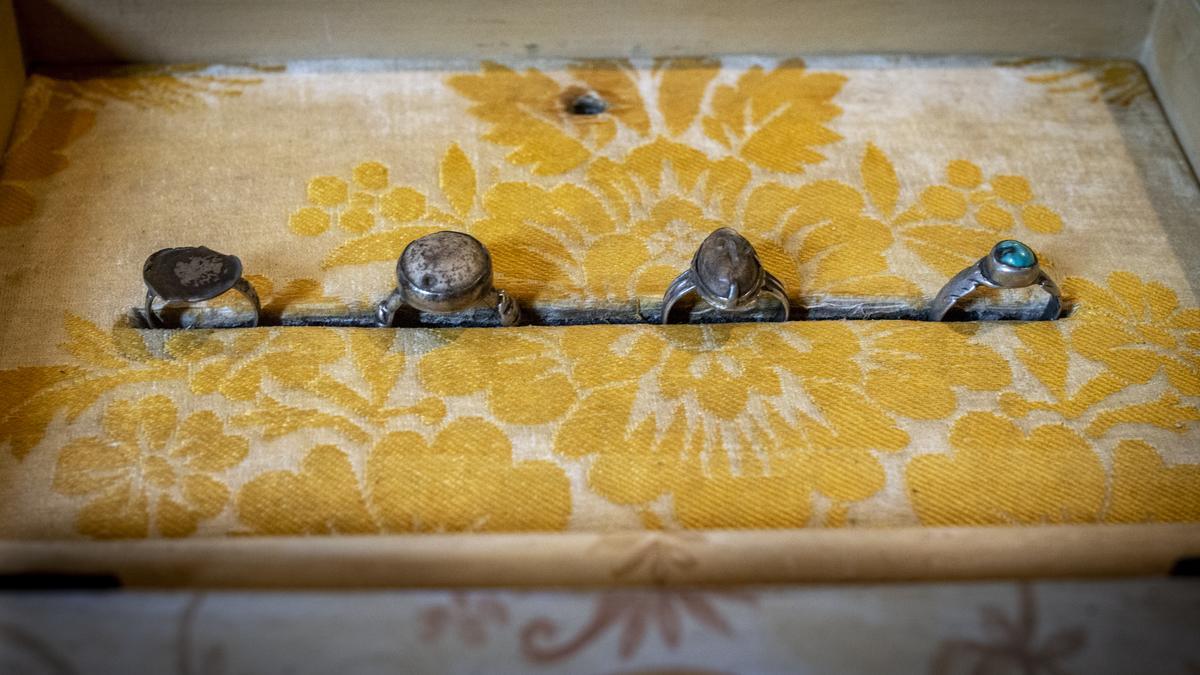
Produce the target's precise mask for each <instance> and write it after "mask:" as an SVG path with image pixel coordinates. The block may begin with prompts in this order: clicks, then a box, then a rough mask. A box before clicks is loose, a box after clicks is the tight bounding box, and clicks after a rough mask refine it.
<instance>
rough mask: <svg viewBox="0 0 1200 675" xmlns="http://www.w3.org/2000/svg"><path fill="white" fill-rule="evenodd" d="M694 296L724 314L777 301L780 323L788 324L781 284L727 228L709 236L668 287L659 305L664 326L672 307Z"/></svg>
mask: <svg viewBox="0 0 1200 675" xmlns="http://www.w3.org/2000/svg"><path fill="white" fill-rule="evenodd" d="M693 292H694V293H696V294H697V295H699V296H700V299H702V300H704V301H705V302H707V303H708V304H709V305H710V306H712V307H713V308H714V309H718V310H722V311H727V312H740V311H746V310H750V309H753V308H754V307H756V306H757V305H758V298H759V296H760V295H767V296H770V297H773V298H775V299H776V300H778V301H779V304H780V305H781V306H782V308H783V316H782V318H781V319H780V320H781V321H787V319H788V315H789V310H790V309H791V308H790V305H791V302H790V301H789V300H788V296H787V291H786V290H785V289H784V287H783V283H782V282H780V281H779V279H776V278H775V276H774V275H772V274H771V273H770V272H768V271H766V270H765V269H763V266H762V263H761V262H760V261H759V259H758V253H757V252H756V251H755V250H754V246H753V245H751V244H750V242H749V241H747V240H746V238H745V237H743V236H742V235H740V234H738V233H737V231H735V230H732V229H730V228H728V227H722V228H720V229H718V230H714V231H713V232H712V234H710V235H708V237H706V238H705V239H704V241H703V242H701V244H700V248H698V249H696V254H695V255H694V256H692V264H691V265H690V266H689V267H688V269H687V270H686V271H685V272H684V273H683V274H680V275H679V276H678V277H675V280H674V281H672V282H671V285H670V286H668V287H667V291H666V293H664V294H663V304H662V322H663V323H664V324H665V323H667V322H668V319H669V318H670V315H671V308H672V307H673V306H674V305H675V303H676V302H678V301H679V300H680V299H681V298H683V297H684V296H686V295H688V294H689V293H693Z"/></svg>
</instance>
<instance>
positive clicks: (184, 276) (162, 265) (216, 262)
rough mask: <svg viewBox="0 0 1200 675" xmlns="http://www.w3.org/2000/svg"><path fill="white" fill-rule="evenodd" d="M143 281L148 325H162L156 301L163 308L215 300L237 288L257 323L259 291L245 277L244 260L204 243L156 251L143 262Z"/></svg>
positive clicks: (259, 309) (158, 326) (159, 326)
mask: <svg viewBox="0 0 1200 675" xmlns="http://www.w3.org/2000/svg"><path fill="white" fill-rule="evenodd" d="M142 280H143V281H145V283H146V302H145V306H144V308H143V309H144V312H145V315H146V317H145V318H146V325H147V326H149V327H150V328H162V327H163V325H162V319H160V318H159V316H158V314H156V313H155V311H154V302H155V300H158V299H161V300H162V301H163V307H166V306H168V305H179V304H188V303H195V302H203V301H205V300H212V299H213V298H215V297H217V296H219V295H221V294H223V293H225V292H226V291H230V290H233V291H237V292H238V293H241V294H242V295H243V296H245V297H246V299H247V300H249V301H250V305H251V306H252V307H253V309H254V318H253V320H252V321H251V322H250V324H249V325H250V326H257V325H258V321H259V314H260V313H261V306H260V304H259V301H258V293H256V292H255V291H254V287H253V286H251V285H250V283H249V282H248V281H246V279H245V278H243V277H242V261H241V260H239V259H238V258H237V256H232V255H225V254H222V253H217V252H216V251H214V250H212V249H209V248H206V247H204V246H183V247H179V248H164V249H162V250H160V251H155V252H154V253H152V254H151V255H150V257H149V258H146V263H145V264H144V265H142Z"/></svg>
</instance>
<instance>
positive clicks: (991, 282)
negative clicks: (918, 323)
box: [926, 239, 1062, 321]
mask: <svg viewBox="0 0 1200 675" xmlns="http://www.w3.org/2000/svg"><path fill="white" fill-rule="evenodd" d="M1034 285H1037V286H1041V287H1042V289H1043V290H1045V291H1046V293H1047V294H1048V295H1049V296H1050V297H1049V299H1048V300H1047V301H1046V307H1045V308H1044V309H1043V310H1042V314H1041V317H1040V319H1039V320H1041V321H1049V320H1052V319H1057V318H1058V315H1059V313H1060V311H1061V310H1062V299H1061V293H1060V292H1059V290H1058V284H1056V283H1054V280H1053V279H1051V278H1050V276H1049V275H1047V274H1046V272H1045V271H1044V270H1042V269H1041V268H1040V267H1039V266H1038V259H1037V255H1036V254H1035V253H1034V252H1033V249H1031V248H1029V247H1028V246H1026V245H1025V244H1023V243H1021V242H1019V241H1016V240H1014V239H1006V240H1004V241H1001V242H999V243H997V244H996V245H995V246H993V247H992V250H991V251H989V252H988V254H987V255H985V256H984V257H982V258H980V259H979V260H978V261H977V262H976V263H975V264H973V265H971V266H970V267H968V268H966V269H964V270H963V271H961V272H959V273H958V274H956V275H954V277H953V278H951V279H950V281H948V282H947V283H946V285H945V286H943V287H942V289H941V290H940V291H938V294H937V296H936V297H935V298H934V299H933V302H932V303H930V305H929V309H928V312H927V315H926V316H927V319H928V320H929V321H944V320H945V317H946V314H948V313H949V312H950V310H951V309H953V308H954V306H955V305H957V304H958V303H959V301H960V300H962V299H963V298H964V297H966V296H967V295H969V294H970V293H972V292H973V291H974V290H975V289H977V288H979V287H980V286H987V287H989V288H1025V287H1026V286H1034Z"/></svg>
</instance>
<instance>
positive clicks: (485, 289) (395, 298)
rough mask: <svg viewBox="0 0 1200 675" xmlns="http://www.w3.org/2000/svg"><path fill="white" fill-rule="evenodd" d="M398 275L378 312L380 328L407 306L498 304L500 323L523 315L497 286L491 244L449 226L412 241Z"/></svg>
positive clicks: (448, 308) (443, 309)
mask: <svg viewBox="0 0 1200 675" xmlns="http://www.w3.org/2000/svg"><path fill="white" fill-rule="evenodd" d="M396 279H397V283H396V288H395V290H393V291H392V292H391V294H390V295H389V296H388V297H387V298H386V299H385V300H384V301H383V302H380V303H379V307H378V309H377V311H376V320H377V323H378V324H379V325H380V326H391V325H392V322H393V320H394V319H395V317H396V312H397V311H398V310H399V309H400V307H401V306H404V305H407V306H409V307H411V308H413V309H415V310H417V311H423V312H434V313H438V314H447V313H452V312H461V311H463V310H467V309H471V308H474V307H494V308H495V310H496V314H497V316H498V319H499V323H500V325H501V326H513V325H516V323H517V321H518V320H519V319H520V318H521V310H520V308H519V307H518V306H517V303H516V301H515V300H513V299H512V298H511V297H510V296H509V295H508V294H507V293H505V292H504V291H500V290H496V288H495V287H494V286H493V285H492V257H491V255H490V254H488V251H487V248H485V247H484V245H483V244H482V243H480V242H479V240H478V239H476V238H475V237H472V236H471V235H469V234H464V233H462V232H452V231H448V230H446V231H442V232H434V233H433V234H427V235H425V236H424V237H421V238H419V239H416V240H414V241H412V242H409V244H408V246H405V247H404V251H403V252H402V253H401V254H400V259H399V260H398V261H397V262H396Z"/></svg>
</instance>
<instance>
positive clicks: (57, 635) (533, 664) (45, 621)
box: [0, 579, 1200, 675]
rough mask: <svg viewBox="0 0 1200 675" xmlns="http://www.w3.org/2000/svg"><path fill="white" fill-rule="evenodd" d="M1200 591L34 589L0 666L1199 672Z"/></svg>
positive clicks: (7, 620) (1179, 587)
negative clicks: (1198, 617) (1199, 618)
mask: <svg viewBox="0 0 1200 675" xmlns="http://www.w3.org/2000/svg"><path fill="white" fill-rule="evenodd" d="M1198 597H1200V588H1198V587H1197V586H1196V584H1194V583H1188V582H1185V581H1179V580H1174V581H1170V580H1165V579H1152V580H1135V581H1106V582H1096V581H1092V582H1062V581H1059V582H1039V583H1029V584H1013V583H974V584H964V583H955V584H920V585H915V584H908V585H904V584H889V585H886V586H855V585H841V586H832V587H830V586H807V587H783V588H781V587H777V586H769V587H761V586H749V587H733V588H726V589H713V588H704V589H636V590H634V589H616V590H611V589H599V590H588V591H576V592H569V591H562V590H541V589H539V590H528V591H516V590H506V589H474V590H464V589H458V590H423V591H407V592H383V593H363V592H355V593H304V594H284V593H263V592H255V593H245V592H223V593H195V594H192V593H164V592H141V593H112V592H104V593H62V592H58V593H54V594H46V593H40V594H39V593H22V594H19V595H9V596H7V597H6V598H5V600H6V602H5V603H4V604H3V605H2V606H0V653H2V654H3V660H2V661H0V662H3V663H4V664H5V665H7V666H9V667H10V668H11V669H12V670H14V671H15V672H22V673H36V674H40V673H59V672H64V671H66V672H76V671H78V672H128V671H141V670H153V671H156V672H171V671H174V670H181V671H183V672H195V671H197V670H199V671H200V672H206V671H217V672H222V671H221V669H222V668H224V669H225V670H226V671H232V672H293V673H327V672H330V671H333V670H352V671H353V672H355V673H375V672H380V673H386V672H395V671H396V670H403V671H421V672H439V673H477V672H483V671H486V672H504V673H518V672H529V671H531V670H534V669H536V670H537V672H547V673H578V672H581V671H586V672H622V673H642V672H655V673H663V672H667V673H696V674H710V673H746V672H753V673H785V672H787V673H792V672H839V673H887V672H899V671H903V672H932V673H935V674H936V675H959V674H965V673H974V672H979V671H980V670H993V671H1000V672H1021V671H1022V670H1032V671H1034V672H1038V671H1039V670H1040V671H1043V672H1054V671H1056V670H1057V671H1059V672H1088V673H1123V672H1139V671H1153V672H1168V673H1169V672H1188V669H1189V668H1190V669H1193V670H1194V668H1195V665H1196V664H1197V663H1198V662H1200V645H1197V643H1196V640H1195V639H1193V638H1190V637H1189V635H1192V633H1193V631H1191V630H1190V629H1191V628H1192V625H1193V624H1194V619H1193V617H1194V616H1195V605H1196V602H1197V599H1198ZM331 626H336V630H331ZM68 669H69V670H68Z"/></svg>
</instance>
